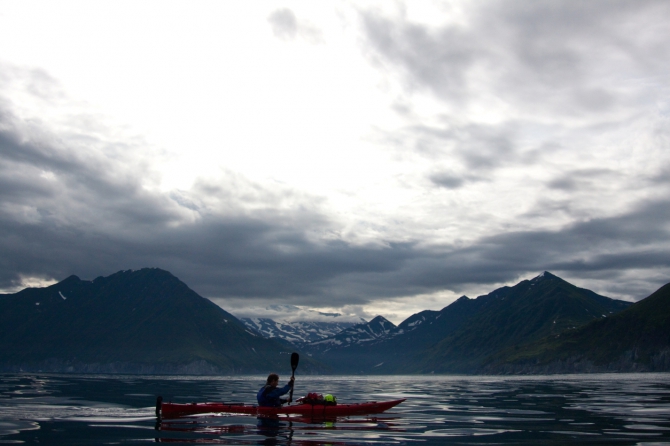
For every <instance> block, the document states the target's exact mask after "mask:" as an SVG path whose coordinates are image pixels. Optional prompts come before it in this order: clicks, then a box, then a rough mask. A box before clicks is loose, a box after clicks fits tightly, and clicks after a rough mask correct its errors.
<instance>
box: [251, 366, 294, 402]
mask: <svg viewBox="0 0 670 446" xmlns="http://www.w3.org/2000/svg"><path fill="white" fill-rule="evenodd" d="M294 381H295V378H294V377H292V376H291V379H290V380H289V382H288V384H286V385H285V386H284V387H282V388H278V387H277V386H278V385H279V375H277V374H276V373H270V374H269V375H268V379H267V382H266V384H265V385H264V386H263V387H262V388H261V390H259V391H258V394H257V395H256V399H257V400H258V405H259V406H261V407H281V405H282V404H284V403H288V402H290V401H289V400H288V399H284V398H279V397H280V396H282V395H286V394H287V393H288V392H289V391H290V390H291V388H292V387H293V383H294Z"/></svg>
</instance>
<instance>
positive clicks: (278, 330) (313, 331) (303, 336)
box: [240, 317, 365, 346]
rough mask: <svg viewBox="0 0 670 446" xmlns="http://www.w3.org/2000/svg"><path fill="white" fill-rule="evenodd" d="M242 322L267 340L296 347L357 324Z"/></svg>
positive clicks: (245, 320) (274, 321)
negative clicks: (277, 340) (284, 342)
mask: <svg viewBox="0 0 670 446" xmlns="http://www.w3.org/2000/svg"><path fill="white" fill-rule="evenodd" d="M240 321H241V322H242V323H243V324H244V325H246V326H247V328H249V329H251V330H255V331H257V332H259V333H260V334H261V335H263V336H264V337H266V338H281V339H283V340H285V341H288V342H290V343H291V344H293V345H296V346H303V345H305V344H308V343H310V342H315V341H320V340H323V339H326V338H329V337H331V336H334V335H336V334H337V333H339V332H341V331H342V330H345V329H347V328H350V327H352V326H354V325H356V323H355V322H337V321H333V322H322V321H286V320H274V319H270V318H258V317H254V318H249V317H245V318H240ZM363 322H365V321H363Z"/></svg>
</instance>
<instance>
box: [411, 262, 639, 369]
mask: <svg viewBox="0 0 670 446" xmlns="http://www.w3.org/2000/svg"><path fill="white" fill-rule="evenodd" d="M476 301H481V303H480V308H479V309H478V310H477V312H476V314H474V315H473V316H472V317H471V318H470V319H469V320H468V323H467V324H465V325H463V326H461V327H460V328H459V329H458V330H456V331H454V332H453V333H452V334H450V335H449V336H447V337H446V338H444V339H442V340H441V341H439V342H438V343H437V344H435V345H434V346H433V347H431V348H430V349H429V350H427V351H426V352H425V355H424V357H423V358H422V361H421V364H420V367H421V370H423V371H435V372H436V373H437V372H456V373H473V372H479V371H480V369H481V367H482V365H483V364H484V363H485V362H486V360H487V359H488V358H489V357H490V356H491V355H494V354H496V353H498V352H499V351H502V350H504V349H507V348H518V347H519V346H520V345H522V344H525V343H528V342H531V341H534V340H537V339H540V338H543V337H545V336H548V335H551V334H558V333H560V332H562V331H564V330H566V329H573V328H576V327H579V326H581V325H584V324H586V323H588V322H590V321H592V320H594V319H599V318H603V317H607V316H609V315H611V314H613V313H616V312H618V311H621V310H623V309H625V308H627V307H628V306H630V305H631V304H630V302H624V301H620V300H615V299H610V298H607V297H605V296H601V295H598V294H596V293H594V292H593V291H590V290H586V289H583V288H578V287H576V286H574V285H572V284H570V283H568V282H566V281H565V280H563V279H561V278H559V277H557V276H555V275H553V274H551V273H549V272H544V273H542V274H541V275H539V276H537V277H535V278H534V279H532V280H524V281H522V282H520V283H518V284H517V285H515V286H513V287H504V288H501V289H498V290H496V291H494V292H492V293H490V294H488V295H486V296H480V297H478V298H477V299H476Z"/></svg>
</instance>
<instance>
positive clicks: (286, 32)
mask: <svg viewBox="0 0 670 446" xmlns="http://www.w3.org/2000/svg"><path fill="white" fill-rule="evenodd" d="M268 22H270V25H271V26H272V32H273V33H274V35H275V36H276V37H278V38H280V39H287V40H291V39H295V37H296V36H297V35H298V19H296V17H295V14H294V13H293V11H291V10H290V9H288V8H281V9H277V10H276V11H274V12H273V13H272V14H270V15H269V16H268Z"/></svg>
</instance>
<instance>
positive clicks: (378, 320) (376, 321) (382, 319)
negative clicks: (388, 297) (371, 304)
mask: <svg viewBox="0 0 670 446" xmlns="http://www.w3.org/2000/svg"><path fill="white" fill-rule="evenodd" d="M383 323H391V321H389V320H388V319H386V318H385V317H384V316H377V317H375V318H374V319H372V320H371V321H370V322H368V324H383Z"/></svg>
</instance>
